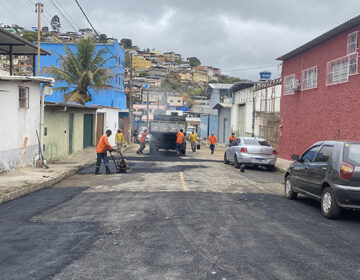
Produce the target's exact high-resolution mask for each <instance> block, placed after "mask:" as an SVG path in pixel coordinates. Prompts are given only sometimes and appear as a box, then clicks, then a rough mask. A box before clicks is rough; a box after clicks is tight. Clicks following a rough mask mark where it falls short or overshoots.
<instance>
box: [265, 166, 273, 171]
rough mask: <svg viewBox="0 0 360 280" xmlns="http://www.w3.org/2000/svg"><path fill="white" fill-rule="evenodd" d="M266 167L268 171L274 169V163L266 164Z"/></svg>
mask: <svg viewBox="0 0 360 280" xmlns="http://www.w3.org/2000/svg"><path fill="white" fill-rule="evenodd" d="M266 169H267V170H268V171H275V166H274V165H267V166H266Z"/></svg>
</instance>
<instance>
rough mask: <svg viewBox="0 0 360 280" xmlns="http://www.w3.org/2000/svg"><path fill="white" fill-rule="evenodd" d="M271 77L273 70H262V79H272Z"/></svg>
mask: <svg viewBox="0 0 360 280" xmlns="http://www.w3.org/2000/svg"><path fill="white" fill-rule="evenodd" d="M270 79H271V72H269V71H263V72H260V80H270Z"/></svg>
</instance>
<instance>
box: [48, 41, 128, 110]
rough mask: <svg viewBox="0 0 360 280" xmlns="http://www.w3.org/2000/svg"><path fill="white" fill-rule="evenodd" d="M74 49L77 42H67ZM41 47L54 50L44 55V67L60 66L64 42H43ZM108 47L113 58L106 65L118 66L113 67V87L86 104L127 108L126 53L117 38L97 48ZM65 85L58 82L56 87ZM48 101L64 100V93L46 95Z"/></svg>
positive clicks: (96, 95)
mask: <svg viewBox="0 0 360 280" xmlns="http://www.w3.org/2000/svg"><path fill="white" fill-rule="evenodd" d="M67 45H68V46H69V48H70V49H71V50H72V51H76V44H67ZM41 47H42V48H43V49H45V50H48V51H50V52H52V55H50V56H46V57H43V58H42V59H41V67H42V69H43V68H44V67H46V66H51V65H56V66H58V67H59V66H60V62H59V56H58V54H60V55H63V54H64V53H65V52H64V44H63V43H41ZM106 47H107V48H108V49H109V50H110V51H111V52H110V51H108V52H107V53H106V58H111V59H109V60H108V62H107V63H106V64H105V67H116V68H114V69H112V70H113V71H114V74H115V77H114V78H113V79H112V81H111V84H110V85H111V86H112V88H111V89H109V90H101V91H100V92H99V93H95V94H93V95H92V98H93V100H92V101H91V102H88V103H87V104H86V105H103V106H109V107H118V108H120V109H126V95H125V92H124V70H125V68H124V63H125V53H124V50H123V49H122V47H121V46H120V44H119V43H118V42H117V40H114V41H113V44H106V45H105V44H96V50H97V51H98V50H100V49H103V48H106ZM61 86H64V83H62V82H56V84H55V87H61ZM46 101H49V102H63V95H62V93H61V92H58V91H57V92H54V94H52V95H51V96H47V97H46Z"/></svg>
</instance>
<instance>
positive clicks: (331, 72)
mask: <svg viewBox="0 0 360 280" xmlns="http://www.w3.org/2000/svg"><path fill="white" fill-rule="evenodd" d="M326 72H327V75H326V85H334V84H338V83H343V82H347V81H348V80H349V58H348V56H344V57H340V58H338V59H335V60H332V61H329V62H328V63H327V71H326Z"/></svg>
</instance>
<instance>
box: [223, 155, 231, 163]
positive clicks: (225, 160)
mask: <svg viewBox="0 0 360 280" xmlns="http://www.w3.org/2000/svg"><path fill="white" fill-rule="evenodd" d="M224 163H225V164H229V163H230V161H228V160H227V159H226V152H225V153H224Z"/></svg>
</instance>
